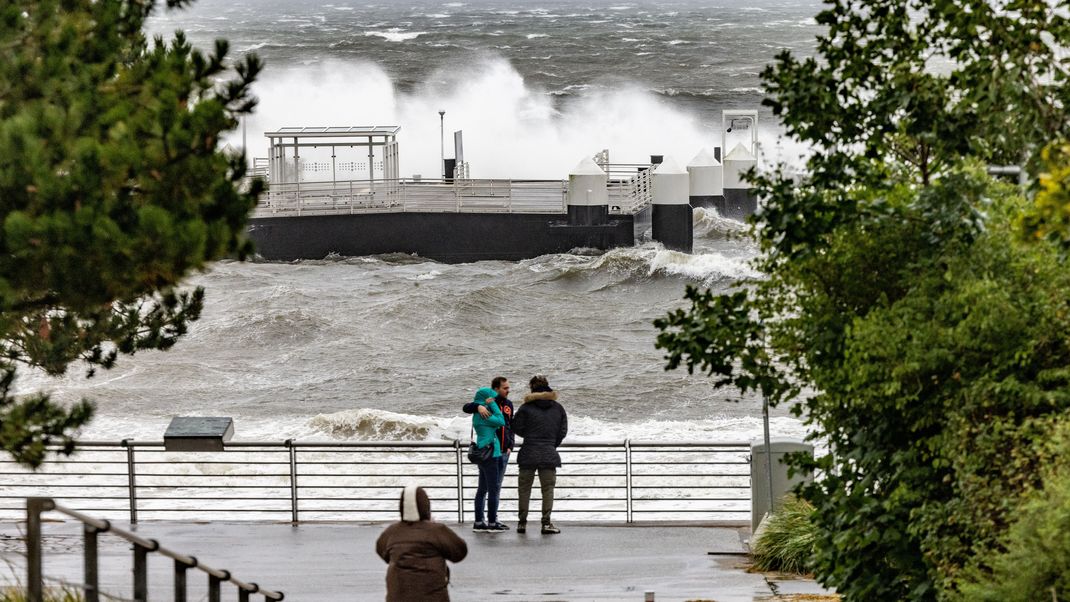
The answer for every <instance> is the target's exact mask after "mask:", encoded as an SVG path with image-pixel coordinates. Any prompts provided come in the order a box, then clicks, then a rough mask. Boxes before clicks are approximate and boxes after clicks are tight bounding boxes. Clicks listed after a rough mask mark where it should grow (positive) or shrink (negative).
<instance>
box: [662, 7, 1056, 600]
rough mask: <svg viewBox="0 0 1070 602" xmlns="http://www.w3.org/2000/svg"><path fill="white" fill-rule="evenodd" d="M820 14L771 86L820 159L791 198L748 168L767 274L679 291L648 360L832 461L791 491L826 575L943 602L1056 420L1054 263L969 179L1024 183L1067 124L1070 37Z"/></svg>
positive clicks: (966, 16)
mask: <svg viewBox="0 0 1070 602" xmlns="http://www.w3.org/2000/svg"><path fill="white" fill-rule="evenodd" d="M826 4H827V7H826V10H824V11H823V12H822V13H821V14H820V15H819V16H818V17H817V20H818V22H819V23H821V24H823V25H825V26H826V28H827V30H826V33H825V34H824V35H822V36H821V37H820V38H819V39H818V53H817V56H816V57H814V58H808V59H798V58H796V57H794V56H793V55H791V54H790V53H787V52H785V53H782V54H781V55H779V56H778V57H777V60H776V62H775V63H774V64H772V65H771V66H769V67H768V68H767V69H766V70H765V71H764V72H763V79H764V80H765V82H766V84H767V89H768V92H769V95H770V98H769V100H768V101H767V104H769V105H770V106H771V107H772V108H773V111H774V113H775V114H777V115H778V116H780V118H781V120H782V122H783V124H784V126H785V128H786V129H787V131H788V132H789V134H790V135H792V136H794V137H795V138H796V139H798V140H800V141H802V142H804V143H806V144H808V145H809V146H810V147H811V149H812V155H811V156H810V158H809V159H808V162H807V171H808V176H809V177H808V179H807V180H806V182H805V183H804V184H802V185H796V184H795V182H794V180H793V178H792V176H791V174H787V173H784V172H783V171H780V170H777V171H774V172H773V173H769V174H755V175H753V176H752V180H751V181H752V184H753V186H754V187H755V189H756V190H757V192H758V193H759V195H760V196H761V197H762V200H763V202H762V207H761V209H760V211H759V213H758V214H757V215H756V216H755V217H754V219H753V226H754V227H753V229H752V231H751V234H752V236H753V237H754V238H755V239H756V240H757V242H758V243H759V248H760V249H761V254H760V256H759V258H758V259H757V260H756V262H757V265H758V267H759V268H760V269H761V270H762V271H763V272H764V273H765V275H766V277H765V278H764V279H761V280H759V281H756V282H752V283H747V284H746V285H745V286H744V287H742V288H741V289H740V290H736V291H732V292H729V293H727V294H722V295H717V294H713V293H711V292H709V291H700V290H697V289H694V288H689V290H688V292H687V301H688V302H689V305H688V306H687V307H685V308H684V309H681V310H677V311H674V312H672V313H670V314H669V315H667V316H666V317H664V318H662V319H660V320H658V321H657V322H656V325H657V326H658V327H659V328H660V329H661V330H662V332H661V334H660V335H659V337H658V346H659V347H661V348H663V349H665V350H666V359H667V361H668V364H667V367H668V368H669V369H672V368H677V367H681V366H683V367H686V368H687V369H688V370H689V371H694V370H701V371H703V372H706V373H708V374H710V375H711V376H712V377H713V379H714V383H715V384H716V385H718V386H734V387H738V388H739V389H741V390H743V391H759V392H761V393H762V394H764V395H766V396H767V397H769V399H770V400H771V402H772V403H774V404H776V403H790V404H791V407H792V410H793V411H794V412H795V413H796V414H798V415H801V416H804V417H805V418H806V420H807V421H808V422H809V424H810V425H811V427H812V429H813V432H814V436H815V437H816V438H819V439H821V440H822V441H824V442H825V443H826V444H827V445H828V447H829V449H830V450H832V452H833V453H830V454H828V455H826V456H825V457H822V458H819V459H818V461H817V465H816V466H814V467H811V468H816V469H818V474H820V475H822V476H821V478H820V480H819V481H818V482H816V483H815V484H814V485H813V486H811V487H809V488H808V489H806V490H805V491H803V492H802V495H803V496H804V497H805V498H806V499H807V500H809V501H810V502H812V503H814V505H815V507H816V512H815V514H814V517H815V522H816V524H817V526H818V528H819V535H818V539H819V541H818V544H817V546H816V549H817V555H816V558H815V563H816V566H815V571H816V573H817V575H818V578H819V579H820V580H821V581H822V582H823V583H825V584H826V585H830V586H834V587H836V589H837V591H838V592H839V593H841V594H843V595H844V596H845V598H846V599H849V600H934V599H941V598H945V597H949V596H951V595H952V594H953V592H954V587H955V585H954V584H955V580H956V578H957V576H958V575H959V574H960V572H961V571H962V570H963V568H964V567H966V566H968V565H970V564H971V563H972V562H973V560H974V559H976V558H978V557H984V556H985V555H986V554H987V553H988V552H989V551H991V550H994V549H998V548H999V547H1000V545H1001V543H1000V542H1001V537H1002V534H1003V533H1004V531H1005V529H1006V528H1007V525H1008V523H1009V520H1010V515H1011V511H1012V509H1013V508H1015V507H1016V504H1017V503H1018V500H1019V499H1020V497H1021V496H1022V495H1023V494H1024V493H1026V492H1028V491H1030V490H1032V489H1034V488H1036V487H1038V486H1040V483H1041V480H1042V479H1041V476H1040V474H1041V468H1042V467H1043V466H1045V465H1046V464H1047V463H1048V462H1049V461H1050V458H1051V453H1050V450H1048V448H1046V447H1044V446H1042V445H1040V444H1039V443H1038V442H1040V441H1043V440H1044V438H1045V437H1046V434H1047V433H1049V432H1050V431H1051V429H1052V428H1054V424H1055V423H1056V421H1057V417H1058V416H1060V415H1061V414H1063V413H1065V412H1066V411H1067V409H1068V408H1070V335H1068V333H1070V322H1068V320H1070V301H1068V299H1070V270H1067V269H1066V266H1065V265H1064V264H1061V263H1060V261H1059V255H1058V253H1057V252H1056V249H1055V248H1054V247H1053V246H1052V245H1049V244H1046V243H1044V244H1028V243H1027V242H1024V241H1023V240H1022V238H1021V237H1020V235H1019V232H1020V228H1021V225H1022V223H1023V220H1024V219H1025V218H1024V217H1023V216H1025V215H1028V214H1029V213H1030V212H1032V211H1036V209H1034V208H1030V206H1029V203H1027V202H1026V201H1025V199H1024V198H1023V196H1022V194H1021V192H1020V191H1019V190H1017V189H1016V188H1014V187H1009V186H1008V185H1004V184H1000V183H998V182H994V181H992V180H991V179H990V178H988V177H987V176H986V174H985V173H984V166H985V164H988V163H997V164H1020V165H1024V166H1025V167H1026V168H1027V169H1028V170H1030V171H1031V173H1037V172H1038V171H1039V170H1040V169H1041V166H1042V165H1043V164H1044V163H1043V162H1044V160H1045V159H1044V157H1042V155H1041V153H1040V149H1041V148H1043V147H1044V146H1045V145H1046V144H1047V142H1048V141H1050V140H1051V139H1053V138H1059V137H1065V136H1066V134H1067V130H1068V129H1070V121H1068V120H1067V115H1066V114H1065V111H1064V110H1063V109H1062V107H1065V106H1066V102H1065V101H1066V95H1067V88H1066V86H1065V85H1064V84H1065V82H1066V71H1065V68H1064V66H1063V63H1062V62H1061V61H1060V60H1058V57H1056V55H1055V50H1054V49H1053V48H1054V47H1056V46H1062V47H1066V46H1067V44H1068V43H1070V28H1068V24H1070V22H1068V21H1067V19H1066V17H1065V15H1066V14H1068V13H1067V11H1066V9H1067V3H1066V2H1057V3H1049V2H1046V1H1043V0H1038V1H1032V0H1023V1H1009V2H999V3H993V2H988V1H987V0H985V1H973V0H925V1H920V0H865V1H863V0H856V1H851V0H829V1H828V2H826ZM1049 156H1050V155H1049ZM1045 223H1048V224H1050V223H1052V222H1051V220H1048V221H1047V222H1045ZM1045 236H1046V235H1045ZM1041 238H1044V236H1042V237H1041ZM1048 239H1049V240H1050V237H1048ZM804 391H808V392H809V393H807V394H805V395H804V394H803V392H804Z"/></svg>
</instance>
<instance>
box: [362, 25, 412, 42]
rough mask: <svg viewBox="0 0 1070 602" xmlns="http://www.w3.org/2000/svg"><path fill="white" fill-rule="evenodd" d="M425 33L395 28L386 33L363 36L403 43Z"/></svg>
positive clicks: (369, 32)
mask: <svg viewBox="0 0 1070 602" xmlns="http://www.w3.org/2000/svg"><path fill="white" fill-rule="evenodd" d="M426 33H427V32H426V31H401V30H400V29H398V28H396V27H395V28H392V29H388V30H387V31H366V32H364V35H365V37H370V36H377V37H380V38H383V39H384V40H386V41H388V42H405V41H407V40H415V39H416V38H418V37H420V36H422V35H425V34H426Z"/></svg>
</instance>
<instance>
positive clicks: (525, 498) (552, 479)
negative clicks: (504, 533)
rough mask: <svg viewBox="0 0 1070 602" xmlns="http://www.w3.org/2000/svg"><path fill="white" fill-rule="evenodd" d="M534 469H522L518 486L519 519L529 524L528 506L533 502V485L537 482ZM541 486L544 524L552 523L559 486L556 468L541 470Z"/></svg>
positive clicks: (518, 478)
mask: <svg viewBox="0 0 1070 602" xmlns="http://www.w3.org/2000/svg"><path fill="white" fill-rule="evenodd" d="M535 470H536V469H534V468H524V467H523V466H521V467H520V474H519V476H518V477H517V485H518V489H519V493H520V500H519V505H520V508H519V510H520V511H519V512H518V515H519V516H518V517H517V518H518V519H519V521H520V522H522V523H526V522H528V504H529V502H530V501H531V485H532V483H534V482H535ZM538 471H539V486H540V487H541V488H542V524H544V525H545V524H548V523H549V522H550V513H551V512H553V509H554V485H556V484H557V469H556V468H539V469H538Z"/></svg>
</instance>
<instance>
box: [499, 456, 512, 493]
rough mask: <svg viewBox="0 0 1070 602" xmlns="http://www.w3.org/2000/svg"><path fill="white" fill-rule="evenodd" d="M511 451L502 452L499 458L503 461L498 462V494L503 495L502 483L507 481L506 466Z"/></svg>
mask: <svg viewBox="0 0 1070 602" xmlns="http://www.w3.org/2000/svg"><path fill="white" fill-rule="evenodd" d="M510 453H511V452H502V457H500V458H498V459H499V460H501V462H498V495H499V497H500V496H501V492H502V483H504V482H505V467H506V465H508V464H509V454H510Z"/></svg>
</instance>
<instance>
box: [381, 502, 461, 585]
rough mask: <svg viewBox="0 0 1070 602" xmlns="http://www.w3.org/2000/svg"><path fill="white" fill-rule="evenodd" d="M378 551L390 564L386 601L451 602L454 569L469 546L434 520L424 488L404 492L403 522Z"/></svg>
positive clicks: (392, 527) (386, 533) (386, 535)
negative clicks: (450, 565)
mask: <svg viewBox="0 0 1070 602" xmlns="http://www.w3.org/2000/svg"><path fill="white" fill-rule="evenodd" d="M375 552H376V553H377V554H379V557H380V558H382V559H383V560H384V561H386V562H387V563H389V565H390V566H389V567H388V568H387V569H386V602H425V601H426V602H449V599H450V594H449V591H448V590H447V586H448V585H449V583H450V569H449V567H447V566H446V561H447V560H449V561H450V562H460V561H462V560H464V557H465V556H467V555H468V545H467V544H465V543H464V540H463V539H461V538H460V537H458V536H457V534H456V533H454V532H453V531H452V530H451V529H450V528H449V527H447V526H446V525H444V524H442V523H436V522H433V521H432V520H431V500H430V499H428V497H427V493H426V492H425V491H424V490H423V488H422V487H417V486H415V485H409V486H408V487H406V488H405V490H404V491H402V492H401V521H399V522H396V523H394V524H392V525H390V526H389V527H387V528H386V529H385V530H384V531H383V533H382V535H380V536H379V540H378V541H376V542H375Z"/></svg>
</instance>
